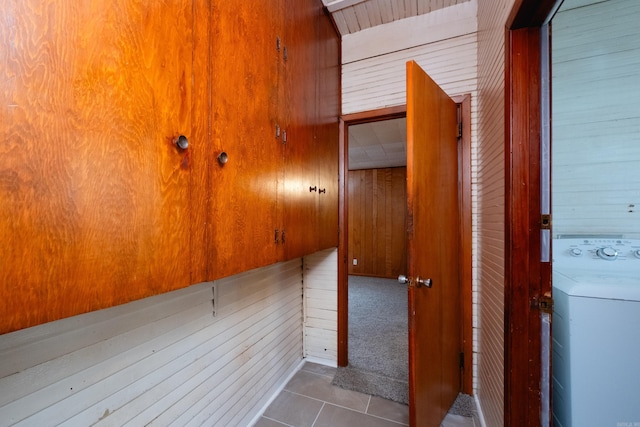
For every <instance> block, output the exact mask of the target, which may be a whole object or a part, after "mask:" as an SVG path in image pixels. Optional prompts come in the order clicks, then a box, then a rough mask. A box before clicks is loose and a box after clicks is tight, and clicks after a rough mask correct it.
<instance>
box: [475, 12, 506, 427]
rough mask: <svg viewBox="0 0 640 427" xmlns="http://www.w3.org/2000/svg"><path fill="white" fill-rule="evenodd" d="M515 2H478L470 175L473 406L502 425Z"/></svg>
mask: <svg viewBox="0 0 640 427" xmlns="http://www.w3.org/2000/svg"><path fill="white" fill-rule="evenodd" d="M513 3H514V1H513V0H499V1H491V2H483V1H479V2H478V119H477V120H478V129H477V139H478V145H477V153H476V160H475V161H476V169H475V173H474V182H476V187H475V190H474V191H476V192H477V194H476V196H475V206H474V210H475V215H474V233H475V234H476V236H475V241H474V252H475V253H476V255H475V257H474V258H475V259H474V266H475V271H474V281H475V285H474V288H475V289H476V295H475V298H476V301H478V302H479V304H478V305H477V307H478V309H477V312H476V319H475V322H476V333H477V347H476V352H477V354H476V357H475V363H476V364H477V368H476V375H477V378H476V393H477V399H476V401H477V403H478V404H479V409H480V411H481V413H482V415H483V418H484V421H485V425H488V426H493V425H503V422H504V262H505V260H504V239H505V237H504V236H505V234H504V233H505V221H504V215H505V189H504V187H505V167H504V162H505V146H504V143H505V136H504V68H505V29H504V28H505V22H506V20H507V17H508V14H509V13H510V10H511V7H512V5H513Z"/></svg>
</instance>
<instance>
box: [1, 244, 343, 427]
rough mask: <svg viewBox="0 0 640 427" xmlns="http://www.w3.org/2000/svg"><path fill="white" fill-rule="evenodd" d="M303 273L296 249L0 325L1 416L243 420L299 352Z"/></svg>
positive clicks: (50, 420) (55, 420)
mask: <svg viewBox="0 0 640 427" xmlns="http://www.w3.org/2000/svg"><path fill="white" fill-rule="evenodd" d="M310 258H311V259H314V256H312V257H310ZM320 258H322V257H320ZM334 261H335V262H336V266H337V260H334ZM326 262H329V261H326ZM310 274H311V275H312V276H313V275H314V274H315V273H314V272H313V269H312V271H311V272H310ZM302 276H303V268H302V260H301V259H296V260H293V261H289V262H286V263H279V264H275V265H272V266H269V267H265V268H262V269H257V270H253V271H250V272H246V273H242V274H238V275H236V276H233V277H230V278H225V279H222V280H218V281H215V282H211V283H203V284H199V285H194V286H191V287H189V288H186V289H182V290H179V291H175V292H171V293H167V294H163V295H159V296H156V297H152V298H147V299H144V300H140V301H135V302H132V303H129V304H126V305H122V306H117V307H113V308H110V309H106V310H101V311H98V312H93V313H88V314H84V315H81V316H76V317H73V318H69V319H63V320H60V321H56V322H52V323H48V324H45V325H41V326H37V327H34V328H30V329H26V330H21V331H17V332H14V333H11V334H6V335H2V336H0V360H1V361H2V363H1V364H0V426H7V425H14V424H15V425H37V426H48V425H58V424H62V425H74V426H79V425H83V426H84V425H109V426H114V425H117V426H120V425H135V426H140V425H158V426H168V425H179V426H186V425H208V426H231V425H233V426H243V425H249V424H250V423H251V421H252V420H253V419H254V418H255V417H256V416H257V415H259V414H260V412H261V411H262V409H263V408H264V406H265V405H266V403H268V401H269V400H270V399H271V398H272V397H273V396H274V394H275V393H276V392H277V391H278V390H279V389H280V388H281V387H282V386H283V385H284V382H285V381H286V379H287V378H288V377H289V376H290V375H291V374H292V373H293V372H294V371H295V370H296V369H297V368H298V366H299V365H300V362H301V360H302V358H303V339H302V337H303V321H302V314H303V310H302V306H303V298H302V294H303V289H302V283H303V279H302ZM310 281H311V280H310ZM312 288H313V287H312ZM213 289H215V290H213ZM214 295H215V311H216V315H215V317H214V315H213V310H214V302H213V301H212V300H213V299H214ZM311 305H312V306H313V303H312V304H311ZM325 358H326V356H325ZM329 359H330V357H329Z"/></svg>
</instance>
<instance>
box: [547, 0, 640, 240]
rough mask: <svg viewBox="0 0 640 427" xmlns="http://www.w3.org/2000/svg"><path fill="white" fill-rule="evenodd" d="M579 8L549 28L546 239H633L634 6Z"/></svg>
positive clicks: (639, 114)
mask: <svg viewBox="0 0 640 427" xmlns="http://www.w3.org/2000/svg"><path fill="white" fill-rule="evenodd" d="M584 3H585V1H584V0H579V1H576V0H567V1H566V2H565V4H563V7H562V11H561V12H559V13H558V14H557V15H556V16H555V17H554V19H553V22H552V25H553V44H552V47H553V55H552V88H553V89H552V90H553V96H552V102H553V110H552V111H553V120H552V126H553V127H552V132H553V141H552V147H553V153H552V162H553V166H552V174H553V179H552V183H553V188H552V191H553V232H554V234H556V235H557V234H622V235H625V236H627V237H634V238H640V105H638V103H637V102H636V99H638V98H640V83H639V82H638V77H639V71H638V70H639V68H640V26H638V18H639V17H640V2H638V1H636V0H610V1H604V2H602V1H601V2H597V3H596V4H592V5H589V6H586V7H584V6H582V5H583V4H584ZM575 6H582V7H577V8H574V7H575Z"/></svg>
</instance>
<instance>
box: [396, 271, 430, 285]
mask: <svg viewBox="0 0 640 427" xmlns="http://www.w3.org/2000/svg"><path fill="white" fill-rule="evenodd" d="M398 282H400V283H402V284H403V285H406V284H408V285H409V287H410V288H413V287H416V288H421V287H423V286H424V287H425V288H430V287H431V286H433V283H432V282H431V279H423V278H421V277H420V276H418V277H416V278H415V279H414V278H413V277H411V276H405V275H404V274H401V275H399V276H398Z"/></svg>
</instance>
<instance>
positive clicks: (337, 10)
mask: <svg viewBox="0 0 640 427" xmlns="http://www.w3.org/2000/svg"><path fill="white" fill-rule="evenodd" d="M323 1H324V5H325V6H327V8H328V9H329V11H330V12H331V14H332V16H333V19H334V21H335V22H336V26H337V27H338V30H339V31H340V34H341V35H345V34H353V33H356V32H358V31H362V30H364V29H367V28H371V27H375V26H377V25H383V24H387V23H389V22H393V21H398V20H400V19H405V18H410V17H412V16H417V15H424V14H426V13H430V12H433V11H435V10H438V9H443V8H445V7H449V6H454V5H456V4H459V3H465V2H468V1H470V0H323Z"/></svg>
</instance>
